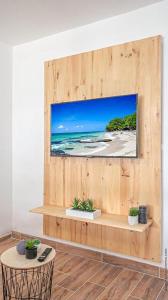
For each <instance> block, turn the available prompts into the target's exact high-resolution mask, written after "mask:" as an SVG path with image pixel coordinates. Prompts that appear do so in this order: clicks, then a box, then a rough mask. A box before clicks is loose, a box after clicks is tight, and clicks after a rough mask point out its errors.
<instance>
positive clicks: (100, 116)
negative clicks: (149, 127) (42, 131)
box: [51, 95, 136, 133]
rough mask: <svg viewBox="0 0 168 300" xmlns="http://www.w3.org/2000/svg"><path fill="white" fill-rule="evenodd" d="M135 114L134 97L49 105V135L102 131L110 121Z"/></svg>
mask: <svg viewBox="0 0 168 300" xmlns="http://www.w3.org/2000/svg"><path fill="white" fill-rule="evenodd" d="M134 112H136V95H127V96H118V97H108V98H100V99H94V100H86V101H75V102H69V103H61V104H58V103H56V104H53V105H51V133H71V132H89V131H104V130H105V128H106V125H107V124H108V122H109V121H111V120H112V119H114V118H116V117H119V118H122V117H124V116H126V115H129V114H132V113H134Z"/></svg>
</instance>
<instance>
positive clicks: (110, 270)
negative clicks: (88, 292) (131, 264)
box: [89, 264, 122, 287]
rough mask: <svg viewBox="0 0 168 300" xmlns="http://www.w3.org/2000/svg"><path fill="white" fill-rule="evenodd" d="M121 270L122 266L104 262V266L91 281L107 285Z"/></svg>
mask: <svg viewBox="0 0 168 300" xmlns="http://www.w3.org/2000/svg"><path fill="white" fill-rule="evenodd" d="M121 271H122V268H118V267H114V266H110V265H108V264H103V266H102V268H100V270H99V271H98V272H97V273H96V274H95V275H94V276H93V277H92V278H90V280H89V281H90V282H93V283H95V284H99V285H101V286H104V287H107V286H108V285H109V284H110V283H112V281H113V280H114V279H115V278H116V276H117V275H118V274H119V273H120V272H121Z"/></svg>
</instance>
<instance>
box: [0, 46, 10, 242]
mask: <svg viewBox="0 0 168 300" xmlns="http://www.w3.org/2000/svg"><path fill="white" fill-rule="evenodd" d="M11 111H12V47H10V46H8V45H6V44H3V43H0V236H1V235H4V234H6V233H8V232H10V231H11V230H12V180H11V173H12V170H11V165H12V161H11V157H12V149H11V147H12V128H11V124H12V112H11Z"/></svg>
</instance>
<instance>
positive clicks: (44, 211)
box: [31, 206, 152, 232]
mask: <svg viewBox="0 0 168 300" xmlns="http://www.w3.org/2000/svg"><path fill="white" fill-rule="evenodd" d="M31 212H32V213H37V214H41V215H45V216H52V217H58V218H63V219H71V220H76V221H80V222H85V223H86V222H87V223H94V224H97V225H103V226H110V227H113V228H118V229H124V230H130V231H137V232H144V231H145V230H147V229H148V228H149V227H150V226H151V225H152V220H151V219H149V220H148V223H147V224H138V225H134V226H130V225H129V224H128V221H127V216H120V215H111V214H105V213H103V214H102V215H101V217H99V218H96V219H95V220H88V219H82V218H76V217H70V216H66V214H65V209H64V208H58V207H55V206H41V207H37V208H33V209H32V210H31Z"/></svg>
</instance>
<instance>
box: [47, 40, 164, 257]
mask: <svg viewBox="0 0 168 300" xmlns="http://www.w3.org/2000/svg"><path fill="white" fill-rule="evenodd" d="M133 93H138V111H139V141H138V142H139V158H138V159H130V158H123V159H120V158H82V157H77V158H75V157H63V158H61V157H50V104H51V103H56V102H64V101H75V100H81V101H82V100H84V99H92V98H99V97H109V96H117V95H126V94H133ZM44 187H45V190H44V204H45V205H54V206H57V207H69V206H71V204H72V200H73V198H74V196H77V197H81V198H83V197H91V198H93V199H94V202H95V206H96V207H100V208H101V209H102V210H103V211H104V212H106V213H112V214H119V215H127V214H128V209H129V207H131V206H137V205H139V204H142V203H143V204H147V205H148V206H149V211H150V217H151V218H153V225H152V226H151V227H150V229H149V231H148V232H145V233H144V234H139V233H135V232H134V233H133V232H131V231H130V232H126V231H124V230H115V229H109V228H108V227H106V228H105V227H104V226H100V225H99V226H96V225H93V224H89V225H88V224H87V223H86V222H85V223H81V222H78V221H73V220H62V219H61V220H60V219H59V218H53V217H49V216H45V217H44V233H45V234H48V235H51V236H55V237H59V238H62V239H67V240H71V241H75V242H79V243H83V244H87V245H91V246H94V247H98V248H102V249H108V250H112V251H115V252H119V253H123V254H128V255H134V256H138V257H142V258H146V259H151V260H155V261H160V239H161V232H160V231H161V229H160V213H161V38H160V37H159V36H156V37H152V38H147V39H143V40H139V41H135V42H130V43H126V44H123V45H119V46H112V47H109V48H105V49H100V50H96V51H91V52H87V53H82V54H78V55H73V56H70V57H65V58H60V59H56V60H52V61H49V62H46V63H45V182H44Z"/></svg>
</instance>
